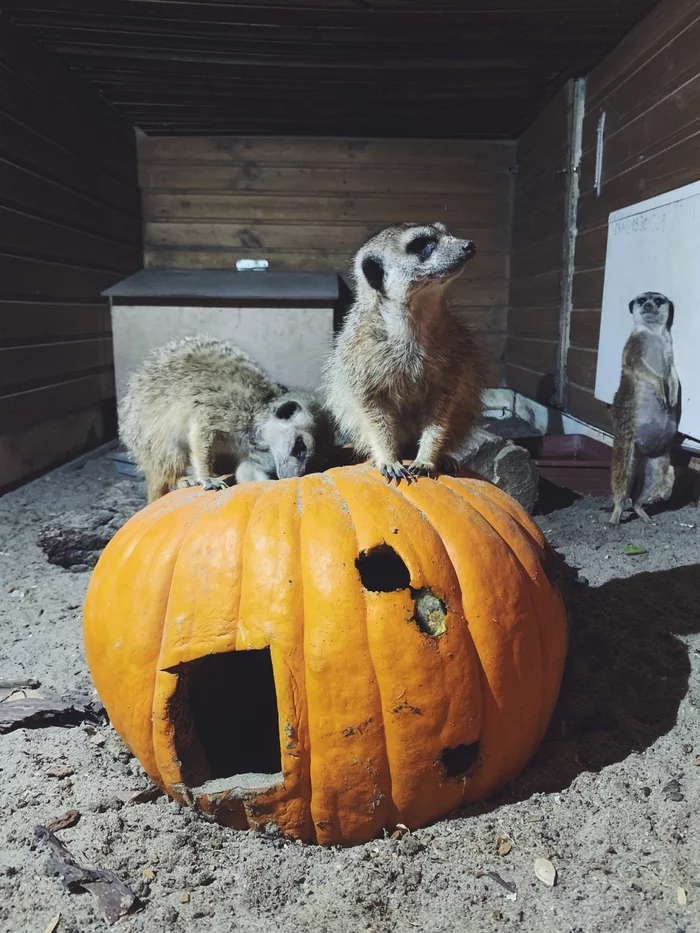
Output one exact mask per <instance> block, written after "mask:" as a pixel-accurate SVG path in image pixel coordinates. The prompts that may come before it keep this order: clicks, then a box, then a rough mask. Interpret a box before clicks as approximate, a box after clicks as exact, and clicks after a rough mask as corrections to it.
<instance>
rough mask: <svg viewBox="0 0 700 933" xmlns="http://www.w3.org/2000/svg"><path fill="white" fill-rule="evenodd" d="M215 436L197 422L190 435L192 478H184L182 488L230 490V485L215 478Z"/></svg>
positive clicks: (181, 481)
mask: <svg viewBox="0 0 700 933" xmlns="http://www.w3.org/2000/svg"><path fill="white" fill-rule="evenodd" d="M213 440H214V438H213V436H212V434H211V432H210V431H207V430H206V429H204V428H203V427H202V426H201V425H199V424H197V423H196V422H195V423H193V424H192V427H191V428H190V433H189V441H190V463H191V466H192V473H193V474H194V475H193V476H192V477H190V476H185V477H183V478H182V479H181V480H180V482H179V484H178V485H180V486H201V487H202V488H203V489H207V490H212V489H228V483H227V482H226V480H224V479H222V478H221V477H220V476H214V475H213V473H214V450H213Z"/></svg>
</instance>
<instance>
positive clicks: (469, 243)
mask: <svg viewBox="0 0 700 933" xmlns="http://www.w3.org/2000/svg"><path fill="white" fill-rule="evenodd" d="M462 252H463V253H465V255H467V256H473V255H474V253H475V252H476V243H475V242H474V241H473V240H464V241H463V243H462Z"/></svg>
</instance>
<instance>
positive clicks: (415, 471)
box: [408, 460, 440, 479]
mask: <svg viewBox="0 0 700 933" xmlns="http://www.w3.org/2000/svg"><path fill="white" fill-rule="evenodd" d="M408 472H409V473H410V474H411V476H413V477H414V478H416V479H417V478H418V477H419V476H429V477H434V476H437V474H438V473H439V472H440V471H439V469H438V468H437V467H435V466H433V464H432V463H425V462H424V461H423V460H414V461H413V463H412V464H411V465H410V466H409V468H408Z"/></svg>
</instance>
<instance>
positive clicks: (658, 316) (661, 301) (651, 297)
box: [629, 292, 673, 327]
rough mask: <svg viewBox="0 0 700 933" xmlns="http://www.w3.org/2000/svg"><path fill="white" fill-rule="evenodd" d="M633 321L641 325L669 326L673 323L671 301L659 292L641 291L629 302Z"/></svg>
mask: <svg viewBox="0 0 700 933" xmlns="http://www.w3.org/2000/svg"><path fill="white" fill-rule="evenodd" d="M629 309H630V314H632V316H633V317H634V323H635V324H638V325H640V326H642V327H652V326H656V327H670V326H671V324H672V323H673V302H672V301H671V300H670V299H668V298H667V297H666V296H665V295H662V294H661V293H660V292H643V293H642V294H641V295H637V297H636V298H633V299H632V301H630V304H629Z"/></svg>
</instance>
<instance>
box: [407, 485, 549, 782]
mask: <svg viewBox="0 0 700 933" xmlns="http://www.w3.org/2000/svg"><path fill="white" fill-rule="evenodd" d="M430 482H431V485H429V486H428V485H423V486H422V487H421V485H420V484H417V485H416V486H411V487H408V488H407V489H406V490H405V491H402V492H401V494H402V495H403V496H404V497H405V498H408V499H412V497H413V496H419V497H425V503H426V505H430V504H431V499H432V506H433V508H435V509H437V510H438V511H439V510H440V508H441V507H444V506H443V504H442V503H440V501H439V499H440V498H442V497H443V496H446V497H447V499H448V500H454V501H455V505H456V509H455V511H456V513H457V514H459V513H460V512H463V510H465V509H466V510H467V513H469V512H471V513H472V516H473V517H472V519H471V522H470V525H468V526H464V531H463V532H462V533H467V531H466V529H467V527H470V528H473V527H474V524H475V523H476V525H477V529H478V525H479V524H481V523H483V526H485V527H484V529H483V530H482V531H480V532H479V533H480V534H481V533H483V531H484V530H485V529H486V528H488V530H489V532H490V533H491V534H493V535H494V541H495V542H498V546H499V547H500V548H503V549H504V552H505V553H508V554H509V555H510V558H511V560H512V561H513V568H514V569H517V571H518V573H519V576H520V580H521V584H522V585H526V581H528V582H529V579H530V578H529V574H528V573H527V570H526V568H525V567H524V566H523V565H522V562H521V560H520V559H519V557H518V555H517V554H516V553H514V552H513V550H512V548H510V547H509V545H508V542H507V541H505V540H504V538H503V536H502V535H500V534H499V533H498V530H497V529H496V528H495V527H494V526H493V525H492V523H491V522H490V521H489V519H488V518H487V517H486V516H484V515H482V514H481V512H480V511H479V510H478V509H477V508H476V507H475V506H474V505H473V504H472V502H471V501H470V498H469V496H468V491H469V490H468V484H467V483H457V484H455V487H454V488H453V487H452V486H447V485H446V484H442V483H440V484H437V483H433V481H430ZM442 490H444V493H443V492H442ZM443 502H444V500H443ZM494 508H496V509H497V508H498V507H497V506H494ZM473 534H474V532H473V531H470V532H468V533H467V536H468V538H472V537H473ZM442 538H443V542H444V544H445V548H446V550H447V552H448V554H449V547H448V541H447V540H446V529H444V528H443V530H442ZM460 543H462V542H460ZM454 546H457V544H456V543H455V544H454ZM459 579H460V580H462V577H461V576H460V577H459ZM463 612H464V617H465V619H466V620H467V624H468V625H469V621H468V618H469V617H468V613H467V611H466V606H464V607H463ZM532 614H533V612H532V607H531V606H530V612H529V613H524V620H523V621H524V628H522V629H521V632H522V636H523V637H524V638H525V644H526V645H527V644H528V642H529V640H531V641H532V644H531V646H530V650H532V651H533V653H534V658H533V660H535V661H537V660H539V663H540V668H539V670H540V672H541V671H542V668H541V638H540V632H539V630H538V629H537V627H536V626H535V630H534V632H533V630H532V625H531V624H529V623H528V618H529V617H530V616H532ZM491 622H493V617H492V619H491ZM490 624H491V623H489V625H490ZM489 625H487V626H486V628H484V625H483V623H481V622H478V621H477V620H474V621H473V624H472V625H470V630H472V631H473V632H474V635H475V636H476V638H477V640H478V642H479V643H480V644H481V645H482V647H481V649H479V648H477V655H478V657H479V660H480V662H481V652H482V651H483V650H484V648H483V637H484V634H485V631H486V632H487V631H488V628H489ZM498 628H500V629H501V631H503V632H509V631H510V630H507V629H505V628H504V627H503V626H498ZM535 644H536V647H535ZM485 657H486V655H485ZM516 669H517V668H516ZM516 669H514V671H513V673H515V670H516ZM482 670H483V673H484V681H482V685H483V689H484V713H485V715H487V716H488V720H487V728H486V739H485V747H484V756H485V757H484V760H485V765H484V767H482V768H481V769H479V770H478V771H475V772H474V776H473V777H474V780H473V783H474V784H475V785H476V786H477V788H479V795H480V793H481V787H482V784H483V785H485V786H488V787H489V791H490V792H491V791H493V790H494V789H495V788H493V787H491V785H490V784H489V783H488V777H487V776H488V772H489V770H490V769H491V758H490V755H489V751H490V744H491V730H492V729H493V726H494V722H491V717H495V721H496V722H498V720H499V719H500V718H501V717H502V715H503V710H502V704H503V702H504V699H505V700H506V705H507V704H508V703H510V702H511V701H512V698H510V699H508V698H507V694H506V695H505V696H504V694H503V692H502V691H503V689H504V685H503V684H501V685H500V691H499V692H498V693H496V694H495V693H494V683H493V682H492V678H493V676H494V673H497V672H494V671H491V672H490V673H489V671H487V670H486V667H484V666H483V665H482ZM521 676H522V677H524V678H525V684H526V685H528V686H529V684H530V682H531V680H532V678H531V677H530V676H529V675H528V672H527V670H525V669H523V670H521ZM497 682H498V681H496V683H497ZM486 698H488V699H486ZM541 709H542V699H541V696H540V697H538V700H537V702H536V703H534V704H533V710H532V716H533V719H534V721H532V722H531V724H530V730H531V731H532V732H533V741H534V732H535V729H536V728H538V727H539V717H540V712H541ZM510 712H511V714H512V713H513V712H514V710H513V709H511V710H510ZM489 722H490V723H491V729H489V728H488V723H489ZM504 764H505V762H502V763H501V764H500V765H499V770H501V769H502V767H503V765H504ZM508 767H509V770H510V772H512V774H511V776H512V777H514V776H515V774H516V773H518V772H519V771H520V770H521V768H522V765H521V764H520V763H519V762H510V764H509V766H508ZM508 780H510V778H509V777H506V778H505V779H504V780H503V783H507V781H508ZM473 797H474V793H473V792H472V790H471V787H470V786H465V798H466V799H472V798H473Z"/></svg>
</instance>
